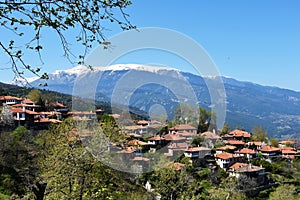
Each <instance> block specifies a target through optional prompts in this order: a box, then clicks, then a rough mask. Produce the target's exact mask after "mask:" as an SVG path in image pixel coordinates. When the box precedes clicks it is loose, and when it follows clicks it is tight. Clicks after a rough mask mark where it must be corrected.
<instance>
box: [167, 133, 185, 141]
mask: <svg viewBox="0 0 300 200" xmlns="http://www.w3.org/2000/svg"><path fill="white" fill-rule="evenodd" d="M164 138H165V139H166V140H168V141H181V140H185V138H184V137H180V136H178V135H175V134H166V135H165V136H164Z"/></svg>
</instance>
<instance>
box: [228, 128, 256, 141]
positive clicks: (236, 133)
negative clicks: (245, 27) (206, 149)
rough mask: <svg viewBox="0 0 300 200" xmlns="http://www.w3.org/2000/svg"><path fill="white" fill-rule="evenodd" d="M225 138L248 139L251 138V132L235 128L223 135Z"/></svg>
mask: <svg viewBox="0 0 300 200" xmlns="http://www.w3.org/2000/svg"><path fill="white" fill-rule="evenodd" d="M222 138H223V140H242V141H246V140H249V139H250V138H251V134H250V133H248V132H247V131H243V130H239V129H235V130H233V131H230V132H229V133H228V134H226V135H224V136H222Z"/></svg>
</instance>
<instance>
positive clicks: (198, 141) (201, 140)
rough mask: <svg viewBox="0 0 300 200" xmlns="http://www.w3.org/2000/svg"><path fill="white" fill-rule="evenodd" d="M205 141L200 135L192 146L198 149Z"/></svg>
mask: <svg viewBox="0 0 300 200" xmlns="http://www.w3.org/2000/svg"><path fill="white" fill-rule="evenodd" d="M203 141H204V137H203V136H202V135H201V134H198V135H196V136H195V137H194V138H193V141H192V143H191V145H192V146H194V147H197V146H200V145H201V144H202V142H203Z"/></svg>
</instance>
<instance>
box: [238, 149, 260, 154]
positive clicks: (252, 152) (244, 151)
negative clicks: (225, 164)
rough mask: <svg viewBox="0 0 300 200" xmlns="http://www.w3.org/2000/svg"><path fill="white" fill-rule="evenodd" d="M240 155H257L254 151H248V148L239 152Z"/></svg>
mask: <svg viewBox="0 0 300 200" xmlns="http://www.w3.org/2000/svg"><path fill="white" fill-rule="evenodd" d="M238 153H242V154H256V152H255V151H254V150H252V149H248V148H243V149H241V150H240V151H238Z"/></svg>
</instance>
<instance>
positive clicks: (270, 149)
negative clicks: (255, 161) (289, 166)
mask: <svg viewBox="0 0 300 200" xmlns="http://www.w3.org/2000/svg"><path fill="white" fill-rule="evenodd" d="M259 150H260V151H262V152H274V151H280V149H279V148H277V147H273V146H264V147H262V148H260V149H259Z"/></svg>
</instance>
